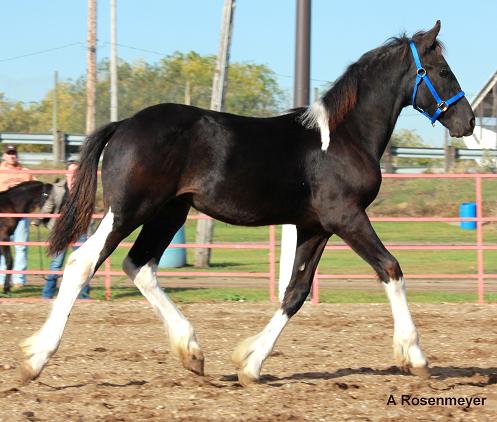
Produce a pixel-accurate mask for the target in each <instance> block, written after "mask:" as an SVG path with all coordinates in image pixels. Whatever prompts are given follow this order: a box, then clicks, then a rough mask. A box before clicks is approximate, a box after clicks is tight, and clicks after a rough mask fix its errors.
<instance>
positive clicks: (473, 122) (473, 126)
mask: <svg viewBox="0 0 497 422" xmlns="http://www.w3.org/2000/svg"><path fill="white" fill-rule="evenodd" d="M469 124H470V126H471V129H474V128H475V118H474V117H473V118H471V120H470V121H469Z"/></svg>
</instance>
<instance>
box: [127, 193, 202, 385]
mask: <svg viewBox="0 0 497 422" xmlns="http://www.w3.org/2000/svg"><path fill="white" fill-rule="evenodd" d="M189 208H190V206H189V205H188V204H186V203H184V202H182V201H181V200H178V199H175V200H172V201H171V202H169V203H168V204H167V205H166V206H165V207H164V208H163V209H162V210H161V211H160V212H159V213H158V214H156V215H155V217H154V218H153V219H152V220H150V221H148V222H147V223H145V224H144V225H143V228H142V230H141V232H140V234H139V236H138V238H137V240H136V242H135V244H134V245H133V247H132V248H131V250H130V252H129V254H128V256H127V257H126V258H125V260H124V262H123V269H124V271H125V272H126V274H128V276H129V277H130V278H131V280H133V282H134V283H135V285H136V286H137V287H138V289H139V290H140V292H141V293H142V294H143V296H145V297H146V298H147V300H148V301H149V302H150V304H151V305H152V306H153V307H154V309H155V311H156V312H157V313H158V315H159V316H160V318H161V320H162V322H163V323H164V325H165V326H166V329H167V330H168V332H169V340H170V343H171V349H172V351H173V352H174V353H175V354H176V355H177V356H178V357H179V359H180V360H181V363H182V364H183V366H184V367H185V368H186V369H188V370H190V371H192V372H195V373H196V374H199V375H203V374H204V356H203V354H202V351H201V349H200V346H199V344H198V341H197V339H196V337H195V332H194V330H193V327H192V325H191V324H190V322H189V321H188V320H187V319H186V318H185V317H184V316H183V314H182V313H181V312H180V310H179V309H178V308H177V307H176V306H175V305H174V303H173V302H172V301H171V300H170V299H169V297H168V296H167V295H166V293H165V292H164V291H163V290H162V289H161V288H160V286H159V283H158V281H157V276H156V272H157V263H158V262H159V259H160V257H161V256H162V253H163V252H164V250H165V249H166V247H167V246H168V245H169V243H170V242H171V240H172V238H173V236H174V234H175V233H176V231H177V230H178V229H179V228H180V227H181V226H182V224H183V223H184V222H185V220H186V216H187V214H188V210H189Z"/></svg>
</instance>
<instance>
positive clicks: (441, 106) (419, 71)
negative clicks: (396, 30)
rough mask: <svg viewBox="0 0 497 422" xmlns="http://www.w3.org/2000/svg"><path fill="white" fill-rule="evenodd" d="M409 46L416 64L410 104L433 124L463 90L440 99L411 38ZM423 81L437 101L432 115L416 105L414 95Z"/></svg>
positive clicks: (456, 99)
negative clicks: (447, 97) (445, 98)
mask: <svg viewBox="0 0 497 422" xmlns="http://www.w3.org/2000/svg"><path fill="white" fill-rule="evenodd" d="M409 46H410V47H411V51H412V55H413V58H414V63H415V64H416V83H415V84H414V91H413V93H412V106H413V107H414V108H415V109H416V110H418V111H419V112H420V113H422V114H424V115H425V116H426V117H427V118H428V119H430V122H431V124H432V125H434V124H435V122H436V121H437V120H438V118H439V117H440V115H441V114H442V113H443V112H444V111H446V110H447V109H448V108H449V107H450V106H451V105H452V104H454V103H455V102H456V101H458V100H460V99H461V98H462V97H464V92H463V91H460V92H459V93H457V94H456V95H454V96H453V97H451V98H449V99H448V100H445V101H444V100H442V99H441V98H440V96H439V95H438V93H437V91H436V89H435V87H434V86H433V84H432V83H431V81H430V78H429V77H428V74H427V73H426V69H425V68H424V67H423V65H422V64H421V60H420V58H419V54H418V50H417V49H416V45H415V44H414V41H413V40H409ZM422 81H424V82H425V84H426V86H427V87H428V89H429V90H430V92H431V95H433V98H435V101H436V102H437V108H436V110H435V112H434V113H433V115H432V116H430V115H429V114H428V113H427V112H426V111H424V110H423V109H422V108H421V107H418V106H417V105H416V95H417V93H418V87H419V85H420V84H421V82H422Z"/></svg>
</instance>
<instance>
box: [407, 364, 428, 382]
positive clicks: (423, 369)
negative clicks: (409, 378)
mask: <svg viewBox="0 0 497 422" xmlns="http://www.w3.org/2000/svg"><path fill="white" fill-rule="evenodd" d="M409 372H410V373H411V374H413V375H416V376H417V377H420V378H424V379H428V378H430V370H429V368H428V366H420V367H419V368H412V367H411V368H409Z"/></svg>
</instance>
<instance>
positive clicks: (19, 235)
mask: <svg viewBox="0 0 497 422" xmlns="http://www.w3.org/2000/svg"><path fill="white" fill-rule="evenodd" d="M10 240H11V241H13V242H28V241H29V222H28V219H27V218H21V219H20V220H19V222H18V223H17V226H16V229H15V230H14V233H13V234H12V236H10ZM14 249H15V258H14V265H13V267H12V269H13V270H14V271H25V270H26V269H27V268H28V247H27V246H26V245H16V246H15V247H14ZM0 269H2V270H5V269H6V267H5V257H4V256H3V255H2V257H1V259H0ZM11 281H12V284H14V285H17V286H24V285H25V284H26V274H12V278H11ZM4 282H5V274H0V286H3V284H4Z"/></svg>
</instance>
